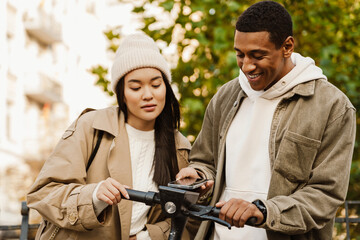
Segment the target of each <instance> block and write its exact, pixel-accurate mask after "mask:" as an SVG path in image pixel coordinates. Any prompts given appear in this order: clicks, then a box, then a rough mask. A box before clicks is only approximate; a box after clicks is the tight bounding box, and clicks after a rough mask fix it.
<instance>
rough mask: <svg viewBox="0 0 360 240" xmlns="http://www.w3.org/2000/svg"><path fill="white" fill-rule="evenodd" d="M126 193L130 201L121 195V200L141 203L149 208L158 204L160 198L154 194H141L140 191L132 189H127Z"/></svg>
mask: <svg viewBox="0 0 360 240" xmlns="http://www.w3.org/2000/svg"><path fill="white" fill-rule="evenodd" d="M126 191H127V193H128V194H129V197H130V199H127V198H125V197H124V196H123V195H122V194H121V198H122V199H124V200H131V201H136V202H142V203H145V204H146V205H150V206H152V205H154V204H159V203H160V198H159V196H158V194H157V193H156V192H142V191H137V190H133V189H129V188H127V189H126Z"/></svg>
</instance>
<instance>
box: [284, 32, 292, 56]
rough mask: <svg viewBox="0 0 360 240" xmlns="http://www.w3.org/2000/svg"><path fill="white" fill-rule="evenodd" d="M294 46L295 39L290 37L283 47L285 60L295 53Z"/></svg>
mask: <svg viewBox="0 0 360 240" xmlns="http://www.w3.org/2000/svg"><path fill="white" fill-rule="evenodd" d="M294 45H295V40H294V38H293V37H292V36H288V37H287V38H286V39H285V41H284V43H283V45H282V49H283V54H284V58H289V57H290V56H291V54H292V53H293V52H294Z"/></svg>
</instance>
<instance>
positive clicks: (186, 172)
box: [176, 167, 214, 196]
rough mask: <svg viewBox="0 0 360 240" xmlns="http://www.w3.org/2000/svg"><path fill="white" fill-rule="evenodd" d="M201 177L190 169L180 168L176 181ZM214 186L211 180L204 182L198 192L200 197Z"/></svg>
mask: <svg viewBox="0 0 360 240" xmlns="http://www.w3.org/2000/svg"><path fill="white" fill-rule="evenodd" d="M199 177H201V176H200V175H199V174H198V172H197V171H196V170H195V169H194V168H192V167H186V168H182V169H181V170H180V172H179V173H178V174H177V175H176V180H179V179H183V178H199ZM213 185H214V181H213V180H209V181H207V182H205V183H204V184H203V185H202V186H201V187H200V190H199V193H200V196H202V195H204V194H205V193H206V192H207V191H209V190H210V189H211V188H212V186H213Z"/></svg>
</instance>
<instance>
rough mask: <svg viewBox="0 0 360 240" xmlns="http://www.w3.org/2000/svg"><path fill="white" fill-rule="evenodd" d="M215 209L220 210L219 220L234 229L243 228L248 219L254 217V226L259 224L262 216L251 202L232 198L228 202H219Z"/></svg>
mask: <svg viewBox="0 0 360 240" xmlns="http://www.w3.org/2000/svg"><path fill="white" fill-rule="evenodd" d="M216 207H219V208H221V210H220V214H219V218H220V219H222V220H224V221H226V222H228V223H230V224H231V225H232V226H235V227H244V225H245V223H246V221H247V220H248V219H249V218H250V217H256V218H257V221H256V224H260V223H261V222H262V221H263V219H264V216H263V214H262V213H261V212H260V210H259V209H258V208H257V207H256V206H255V205H254V204H252V203H251V202H248V201H245V200H242V199H236V198H232V199H230V200H229V201H227V202H225V201H220V202H218V203H216Z"/></svg>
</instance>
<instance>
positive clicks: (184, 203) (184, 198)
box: [123, 186, 257, 240]
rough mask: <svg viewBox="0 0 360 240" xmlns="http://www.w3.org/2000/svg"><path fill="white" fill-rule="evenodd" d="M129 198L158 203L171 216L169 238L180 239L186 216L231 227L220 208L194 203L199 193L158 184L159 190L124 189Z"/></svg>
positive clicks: (252, 222)
mask: <svg viewBox="0 0 360 240" xmlns="http://www.w3.org/2000/svg"><path fill="white" fill-rule="evenodd" d="M126 191H127V192H128V194H129V199H126V198H123V199H124V200H130V201H136V202H142V203H145V204H146V205H149V206H154V205H155V204H160V205H161V208H162V211H163V213H164V214H165V216H166V217H170V218H171V229H170V235H169V238H168V239H169V240H180V239H181V236H182V233H183V230H184V227H185V224H186V221H187V218H188V217H191V218H195V219H197V220H200V221H206V220H209V221H213V222H216V223H219V224H221V225H223V226H226V227H228V228H229V229H231V225H230V224H229V223H228V222H226V221H223V220H221V219H220V218H219V213H220V208H216V207H212V206H203V205H199V204H196V202H197V200H198V198H199V193H198V192H194V191H189V190H184V189H178V188H173V187H167V186H159V192H151V191H149V192H142V191H137V190H133V189H126ZM256 221H257V219H256V218H255V217H251V218H250V219H249V220H248V221H247V222H246V224H247V225H250V226H254V225H255V223H256Z"/></svg>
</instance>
